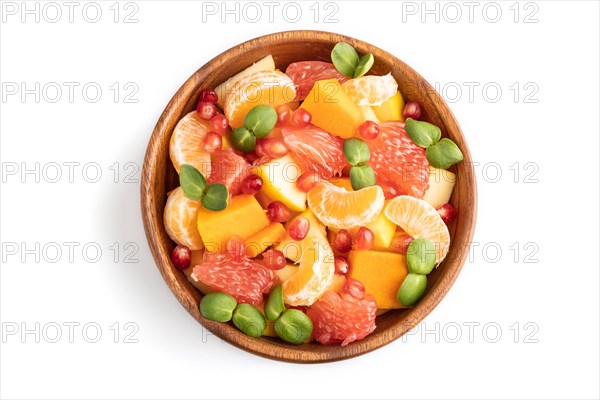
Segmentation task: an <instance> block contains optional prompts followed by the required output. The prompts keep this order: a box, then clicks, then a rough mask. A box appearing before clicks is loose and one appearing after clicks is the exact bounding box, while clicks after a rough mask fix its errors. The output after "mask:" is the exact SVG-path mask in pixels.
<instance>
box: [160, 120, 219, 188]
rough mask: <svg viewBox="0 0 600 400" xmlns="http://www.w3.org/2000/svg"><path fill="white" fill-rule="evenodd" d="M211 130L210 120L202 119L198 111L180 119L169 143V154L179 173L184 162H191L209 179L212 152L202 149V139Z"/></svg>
mask: <svg viewBox="0 0 600 400" xmlns="http://www.w3.org/2000/svg"><path fill="white" fill-rule="evenodd" d="M210 130H211V129H210V124H209V122H208V121H204V120H203V119H200V117H198V114H197V113H196V111H192V112H190V113H188V114H187V115H186V116H185V117H183V118H182V119H181V120H179V122H178V123H177V125H176V126H175V129H174V130H173V134H172V135H171V141H170V143H169V155H170V157H171V162H173V166H174V167H175V169H176V170H177V173H179V169H180V168H181V165H182V164H190V165H192V166H194V167H196V169H197V170H198V171H200V172H201V173H202V175H204V177H205V178H207V179H208V177H209V176H210V171H211V168H210V154H209V153H207V152H205V151H203V150H202V141H203V139H204V136H206V133H207V132H209V131H210Z"/></svg>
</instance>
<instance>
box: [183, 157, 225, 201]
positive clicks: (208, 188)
mask: <svg viewBox="0 0 600 400" xmlns="http://www.w3.org/2000/svg"><path fill="white" fill-rule="evenodd" d="M179 185H180V186H181V189H182V190H183V194H185V196H186V197H187V198H189V199H192V200H200V203H202V206H203V207H204V208H206V209H207V210H210V211H222V210H224V209H225V208H227V204H228V203H229V190H227V187H226V186H225V185H223V184H221V183H213V184H210V185H207V183H206V179H205V178H204V175H202V174H201V173H200V171H198V170H197V169H196V167H194V166H193V165H189V164H183V165H182V166H181V169H180V170H179Z"/></svg>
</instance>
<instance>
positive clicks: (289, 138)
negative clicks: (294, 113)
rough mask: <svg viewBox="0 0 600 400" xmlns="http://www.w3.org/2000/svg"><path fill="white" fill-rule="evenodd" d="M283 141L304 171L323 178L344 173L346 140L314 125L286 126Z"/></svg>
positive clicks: (283, 128)
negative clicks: (344, 145)
mask: <svg viewBox="0 0 600 400" xmlns="http://www.w3.org/2000/svg"><path fill="white" fill-rule="evenodd" d="M281 134H282V136H283V141H284V142H285V144H286V145H287V146H288V148H289V149H290V153H292V155H293V156H294V159H296V160H297V161H298V163H299V164H300V166H301V167H302V170H303V171H313V172H316V173H318V174H319V176H320V177H321V179H330V178H332V177H334V176H339V175H341V174H342V170H343V169H344V167H345V166H346V165H348V162H347V161H346V158H345V157H344V149H343V143H344V140H343V139H342V138H339V137H337V136H333V135H331V134H329V133H327V132H325V131H324V130H323V129H321V128H319V127H316V126H314V125H310V124H309V125H308V126H306V127H302V128H299V127H294V126H284V127H282V128H281Z"/></svg>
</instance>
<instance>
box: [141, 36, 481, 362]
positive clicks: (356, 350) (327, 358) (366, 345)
mask: <svg viewBox="0 0 600 400" xmlns="http://www.w3.org/2000/svg"><path fill="white" fill-rule="evenodd" d="M299 40H303V41H306V40H314V41H320V42H326V43H330V44H332V45H333V44H334V43H337V42H339V41H345V42H347V43H350V44H351V45H353V46H354V47H355V48H357V49H359V48H360V49H376V50H377V52H378V53H379V54H383V55H385V56H386V57H387V59H388V60H393V62H394V63H398V64H400V65H401V66H402V68H406V69H408V71H410V73H411V74H414V75H415V77H417V78H419V79H420V80H421V81H422V82H423V85H424V86H423V89H425V90H427V95H428V96H429V97H430V98H431V100H432V101H433V102H434V103H436V107H441V108H442V109H443V110H444V114H445V118H444V120H443V121H444V125H445V126H446V130H450V129H451V130H452V131H453V133H454V134H455V135H459V137H460V138H462V139H464V135H463V133H462V130H461V129H460V126H459V125H458V122H457V121H456V118H455V117H454V115H453V114H452V112H451V110H450V108H449V107H448V105H447V104H446V102H445V101H444V100H443V98H442V97H441V96H440V95H439V93H438V92H437V91H435V89H434V88H433V87H432V86H431V84H429V82H427V81H426V80H425V79H424V78H423V77H422V76H421V75H420V74H418V73H417V72H416V71H415V70H414V69H412V68H411V67H410V66H409V65H407V64H406V63H404V62H403V61H402V60H400V59H398V58H397V57H395V56H394V55H392V54H390V53H387V52H385V51H384V50H381V49H380V48H378V47H377V46H374V45H371V44H369V43H367V42H363V41H361V40H358V39H355V38H352V37H349V36H346V35H341V34H337V33H333V32H326V31H318V30H291V31H282V32H276V33H271V34H268V35H263V36H259V37H256V38H253V39H250V40H247V41H245V42H243V43H240V44H238V45H236V46H233V47H231V48H230V49H228V50H226V51H224V52H222V53H221V54H219V55H217V56H216V57H214V58H212V59H211V60H210V61H208V62H207V63H205V64H204V65H203V66H202V67H200V68H199V69H198V70H197V71H195V72H194V73H193V74H192V75H191V76H190V78H188V79H187V80H186V81H185V83H184V84H183V85H182V86H181V87H180V88H179V89H178V90H177V92H176V93H175V94H174V96H173V97H172V99H171V100H170V101H169V103H168V104H167V106H166V107H165V109H164V110H163V112H162V113H161V116H160V118H159V119H158V121H157V123H156V126H155V127H154V130H153V132H152V135H151V137H150V139H149V142H148V146H147V149H146V154H145V157H144V162H143V168H142V179H141V185H140V204H141V209H142V220H143V224H144V230H145V234H146V239H147V241H148V245H149V247H150V250H151V252H152V256H153V258H154V261H155V264H156V266H157V268H158V270H159V271H160V273H161V275H162V276H163V278H164V279H165V282H166V283H167V285H168V286H169V288H170V289H171V291H172V292H173V294H174V295H175V297H176V298H177V299H178V300H179V302H180V303H181V304H182V305H183V306H184V307H185V308H186V310H187V311H188V312H189V313H190V314H191V315H192V316H193V317H194V318H195V319H196V320H197V321H198V322H200V324H201V325H202V326H203V327H204V328H206V329H208V330H209V331H211V332H212V333H213V334H215V335H216V336H218V337H219V338H221V339H223V340H225V341H227V342H228V343H230V344H233V345H234V346H236V347H239V348H241V349H243V350H246V351H248V352H250V353H253V354H256V355H259V356H263V357H266V358H270V359H273V360H278V361H287V362H299V363H320V362H331V361H339V360H344V359H348V358H353V357H356V356H359V355H362V354H365V353H368V352H370V351H373V350H376V349H378V348H381V347H383V346H385V345H386V344H388V343H391V342H392V341H395V340H397V339H398V338H400V337H401V336H403V335H404V334H406V333H407V332H409V331H410V330H411V329H413V328H414V327H415V326H416V325H417V324H419V323H420V322H421V321H422V320H423V319H424V318H425V317H426V316H427V315H429V313H430V312H431V311H432V310H433V309H434V308H435V307H436V306H437V305H438V304H439V303H440V302H441V300H442V299H443V298H444V297H445V296H446V294H447V293H448V291H449V290H450V287H451V286H452V284H453V283H454V282H455V280H456V278H457V277H458V274H459V273H460V271H461V270H462V267H463V264H464V262H465V261H466V260H465V257H464V254H465V252H468V251H469V247H470V243H471V241H472V237H473V233H474V228H475V222H476V216H477V185H476V180H475V172H474V168H473V163H472V161H471V160H472V158H471V154H470V151H469V148H468V146H467V143H466V141H465V140H463V142H462V143H461V150H462V152H463V155H464V161H463V163H465V164H466V165H465V171H466V172H467V175H468V180H469V184H470V185H469V187H470V188H471V189H470V190H469V192H468V194H469V195H471V196H472V197H471V202H470V204H469V206H470V207H469V209H470V212H469V213H468V214H467V217H466V220H465V221H464V222H466V223H467V226H465V230H466V236H464V238H463V241H462V243H463V244H465V249H463V250H462V252H461V253H460V254H461V257H460V259H459V260H458V261H456V262H454V263H452V264H451V265H452V268H451V270H450V271H447V272H449V273H445V274H442V276H441V277H440V282H439V284H438V285H437V287H436V289H437V290H436V291H430V292H429V293H428V295H426V296H425V297H424V298H423V299H422V300H421V301H420V302H419V303H418V304H417V306H415V307H413V308H411V309H410V312H409V314H408V318H407V321H400V320H399V321H396V322H394V323H393V324H392V325H391V326H390V327H389V328H388V329H386V330H385V331H384V332H377V330H376V331H375V332H373V333H372V334H370V335H369V336H367V337H366V338H364V339H362V340H360V341H356V342H353V343H351V344H349V345H347V346H344V347H341V346H327V345H321V344H317V345H313V346H309V348H307V347H306V345H300V346H297V345H290V344H287V343H285V342H282V341H280V340H277V339H271V338H264V337H263V338H260V339H254V338H251V337H249V336H246V335H245V334H243V333H241V332H240V331H238V330H237V329H236V328H235V327H233V326H231V325H230V324H222V323H218V322H214V321H209V320H207V319H206V318H204V317H203V316H202V315H201V314H200V312H199V310H198V301H199V299H200V298H201V297H202V296H201V294H200V292H198V291H197V290H196V289H193V290H195V291H196V292H197V293H190V292H189V287H191V285H189V284H187V285H186V284H185V283H183V284H181V285H180V284H177V283H175V284H171V283H172V282H181V280H180V279H181V275H183V273H182V272H181V271H177V270H175V268H174V267H173V266H172V265H170V260H169V259H168V256H169V253H170V250H169V249H168V248H167V246H166V244H165V243H161V241H159V240H158V235H157V228H156V224H158V225H161V224H163V219H162V210H159V209H157V203H156V199H154V198H153V196H152V188H153V187H154V185H155V181H156V177H157V175H158V173H162V171H157V169H156V168H153V165H154V162H155V160H156V159H157V157H158V156H159V153H160V151H161V148H160V144H161V142H162V141H161V140H160V139H163V140H164V136H165V135H169V136H170V134H171V132H167V131H166V129H165V128H166V127H167V126H168V125H169V123H170V121H171V120H172V119H173V118H175V116H174V115H173V114H174V113H173V112H172V110H173V109H176V108H177V106H180V105H181V104H183V103H185V101H186V100H187V99H188V97H189V95H190V93H193V92H192V91H193V90H195V88H197V87H198V85H201V84H202V82H201V80H200V79H199V77H200V76H206V75H207V74H212V73H215V71H217V70H218V68H219V67H220V66H221V65H222V63H221V62H220V60H222V59H223V58H224V57H227V56H228V55H233V54H236V53H239V52H240V51H242V52H243V51H246V50H247V49H248V48H255V47H257V46H261V45H264V44H266V43H272V42H273V41H278V42H282V41H283V43H286V42H295V41H299ZM171 122H172V121H171ZM465 178H466V177H465ZM162 229H163V230H164V226H163V227H162ZM456 245H457V244H456V243H454V240H453V242H452V243H451V245H450V246H456ZM448 269H450V268H448ZM176 274H180V275H179V276H177V275H176ZM184 279H185V277H184ZM186 283H187V282H186ZM181 286H184V287H181ZM317 346H318V347H317Z"/></svg>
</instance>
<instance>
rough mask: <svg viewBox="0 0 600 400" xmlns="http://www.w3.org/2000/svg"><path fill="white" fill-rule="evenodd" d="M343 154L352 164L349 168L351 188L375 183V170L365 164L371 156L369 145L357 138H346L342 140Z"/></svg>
mask: <svg viewBox="0 0 600 400" xmlns="http://www.w3.org/2000/svg"><path fill="white" fill-rule="evenodd" d="M344 156H345V157H346V160H348V162H349V163H350V165H352V168H350V183H351V184H352V189H354V190H360V189H362V188H365V187H368V186H373V185H375V182H376V181H375V171H373V168H371V167H370V166H369V165H367V164H365V163H366V162H367V161H369V159H370V158H371V151H370V150H369V145H368V144H367V143H366V142H365V141H363V140H360V139H357V138H350V139H346V140H345V141H344Z"/></svg>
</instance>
